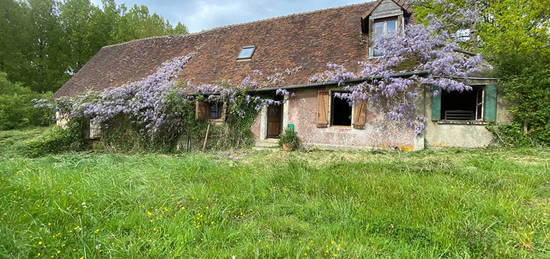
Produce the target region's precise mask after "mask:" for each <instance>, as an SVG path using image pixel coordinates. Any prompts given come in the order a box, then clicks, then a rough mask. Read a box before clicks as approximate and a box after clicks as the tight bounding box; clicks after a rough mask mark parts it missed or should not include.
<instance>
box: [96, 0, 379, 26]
mask: <svg viewBox="0 0 550 259" xmlns="http://www.w3.org/2000/svg"><path fill="white" fill-rule="evenodd" d="M369 1H370V0H116V2H117V4H122V3H124V4H126V5H127V6H132V5H134V4H138V5H146V6H147V7H149V11H150V12H154V13H157V14H160V15H161V16H163V17H164V18H166V19H168V20H169V21H170V22H171V23H172V24H176V23H177V22H181V23H183V24H185V25H186V26H187V28H188V29H189V31H190V32H199V31H202V30H207V29H211V28H214V27H219V26H224V25H228V24H236V23H243V22H251V21H255V20H260V19H265V18H269V17H275V16H281V15H288V14H293V13H300V12H307V11H313V10H318V9H324V8H330V7H338V6H343V5H349V4H356V3H362V2H369ZM92 2H93V3H99V2H100V0H92Z"/></svg>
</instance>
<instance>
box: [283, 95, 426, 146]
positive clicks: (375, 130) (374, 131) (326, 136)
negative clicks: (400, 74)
mask: <svg viewBox="0 0 550 259" xmlns="http://www.w3.org/2000/svg"><path fill="white" fill-rule="evenodd" d="M293 93H294V94H295V96H293V97H291V98H290V99H289V100H288V101H289V103H288V105H289V109H288V123H290V124H294V125H295V130H296V132H297V134H298V136H299V137H300V139H301V140H302V141H303V142H304V144H306V145H315V146H319V147H327V148H338V147H341V148H392V147H399V148H402V149H405V150H413V149H421V148H423V145H422V147H419V143H417V139H416V138H415V137H414V133H413V132H412V131H411V130H409V129H408V128H407V127H405V126H403V125H400V124H398V123H395V122H393V121H389V120H387V119H386V118H385V117H384V116H383V114H381V113H380V112H378V111H377V109H376V108H375V107H374V106H373V105H372V104H368V114H367V123H366V126H365V129H364V130H358V129H352V128H351V127H329V128H317V93H318V89H304V90H297V91H294V92H293Z"/></svg>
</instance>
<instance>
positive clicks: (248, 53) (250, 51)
mask: <svg viewBox="0 0 550 259" xmlns="http://www.w3.org/2000/svg"><path fill="white" fill-rule="evenodd" d="M255 51H256V46H245V47H243V48H242V49H241V52H240V53H239V56H238V57H237V60H243V59H244V60H246V59H251V58H252V55H254V52H255Z"/></svg>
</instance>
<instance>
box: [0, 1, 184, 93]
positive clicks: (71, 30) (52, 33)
mask: <svg viewBox="0 0 550 259" xmlns="http://www.w3.org/2000/svg"><path fill="white" fill-rule="evenodd" d="M0 15H2V17H4V19H1V20H0V33H1V35H9V36H8V37H1V38H0V70H2V71H5V72H7V73H8V75H9V79H10V80H12V81H17V82H22V83H23V84H24V85H25V86H27V87H30V88H31V89H33V90H34V91H38V92H47V91H55V90H57V89H58V88H59V87H61V85H62V84H63V83H64V82H65V81H67V80H68V78H69V77H70V76H71V75H73V74H74V73H76V72H78V70H79V69H80V68H82V66H83V65H84V64H85V63H86V62H87V61H88V60H89V59H90V58H91V57H92V56H93V55H95V53H97V51H99V49H101V47H103V46H106V45H111V44H116V43H120V42H124V41H130V40H134V39H139V38H146V37H152V36H160V35H171V34H185V33H187V30H186V28H185V26H184V25H183V24H178V25H176V27H173V26H172V25H171V24H170V23H169V22H168V21H166V20H164V19H163V18H162V17H160V16H159V15H157V14H150V13H149V10H148V9H147V7H145V6H134V7H132V8H131V9H130V10H129V11H127V9H126V7H125V6H124V5H116V3H115V2H114V0H102V8H100V7H98V6H95V5H93V4H92V3H91V2H90V0H65V1H60V0H25V1H17V0H0Z"/></svg>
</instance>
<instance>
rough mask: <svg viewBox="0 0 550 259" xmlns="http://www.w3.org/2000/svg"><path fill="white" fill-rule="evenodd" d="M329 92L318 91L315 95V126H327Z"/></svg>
mask: <svg viewBox="0 0 550 259" xmlns="http://www.w3.org/2000/svg"><path fill="white" fill-rule="evenodd" d="M329 97H330V95H329V92H328V91H326V90H325V91H319V93H318V95H317V128H326V127H328V111H329Z"/></svg>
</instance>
